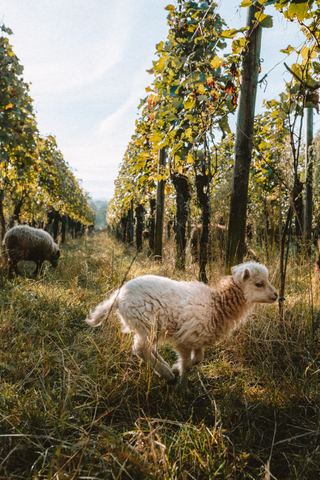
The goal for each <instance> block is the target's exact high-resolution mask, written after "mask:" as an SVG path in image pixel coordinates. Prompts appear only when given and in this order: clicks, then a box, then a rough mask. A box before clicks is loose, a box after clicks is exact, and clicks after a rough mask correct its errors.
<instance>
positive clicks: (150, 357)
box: [132, 335, 175, 382]
mask: <svg viewBox="0 0 320 480" xmlns="http://www.w3.org/2000/svg"><path fill="white" fill-rule="evenodd" d="M132 350H133V352H134V353H135V354H136V355H137V356H138V357H140V358H142V360H144V361H145V362H146V363H147V364H148V365H150V366H151V367H152V368H153V369H154V370H155V372H156V373H157V374H158V375H160V377H163V378H165V379H166V380H167V382H172V381H174V380H175V376H174V374H173V372H172V370H171V368H170V367H169V365H168V364H167V362H165V361H164V360H163V358H162V357H161V356H160V355H159V354H158V353H157V352H156V350H155V347H154V346H151V345H150V342H149V341H148V339H146V338H142V337H140V336H139V335H135V337H134V344H133V347H132Z"/></svg>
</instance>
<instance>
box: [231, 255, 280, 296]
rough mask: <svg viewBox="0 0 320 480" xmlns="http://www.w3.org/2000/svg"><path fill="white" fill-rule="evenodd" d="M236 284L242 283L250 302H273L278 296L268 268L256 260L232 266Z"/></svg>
mask: <svg viewBox="0 0 320 480" xmlns="http://www.w3.org/2000/svg"><path fill="white" fill-rule="evenodd" d="M231 273H232V276H233V280H234V282H235V283H236V284H238V285H241V286H242V288H243V290H244V293H245V297H246V299H247V301H248V302H250V303H273V302H275V301H276V300H277V298H278V293H277V291H276V289H275V288H274V287H273V286H272V285H271V284H270V283H269V280H268V269H267V267H265V266H264V265H261V264H260V263H256V262H247V263H241V264H240V265H236V266H235V267H232V269H231Z"/></svg>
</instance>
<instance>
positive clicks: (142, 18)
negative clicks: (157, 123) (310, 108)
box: [0, 0, 320, 199]
mask: <svg viewBox="0 0 320 480" xmlns="http://www.w3.org/2000/svg"><path fill="white" fill-rule="evenodd" d="M169 3H171V4H175V0H171V1H168V0H117V1H114V0H27V1H26V0H2V2H1V7H2V10H1V16H0V20H1V21H2V22H3V23H4V24H5V25H6V27H10V28H11V29H12V30H13V33H14V35H12V36H11V37H10V42H11V43H12V45H13V48H14V52H15V53H16V55H17V56H18V57H19V59H20V63H21V64H22V65H23V66H24V68H25V70H24V79H25V81H27V82H32V85H31V90H30V91H31V97H32V98H33V99H34V106H35V110H36V112H37V113H36V114H37V120H38V126H39V130H40V132H41V134H43V135H49V134H51V135H55V137H56V139H57V143H58V146H59V148H60V150H61V151H62V153H63V155H64V158H65V160H66V161H67V162H68V163H69V165H70V166H71V168H72V169H73V171H74V172H75V174H76V177H77V178H78V179H82V185H83V187H84V189H85V190H86V191H88V192H89V193H90V195H91V196H92V197H93V198H94V199H98V198H109V199H110V198H112V196H113V190H114V179H115V178H116V176H117V172H118V166H119V163H120V162H121V160H122V158H123V155H124V153H125V150H126V146H127V144H128V142H129V140H130V137H131V135H132V134H133V133H134V128H135V119H136V118H137V117H138V112H139V111H138V109H137V106H138V104H139V102H140V98H144V97H145V96H146V95H147V94H146V92H145V87H147V86H148V85H149V84H150V83H151V82H152V76H151V75H149V74H148V73H147V72H146V70H147V69H150V68H151V67H152V60H155V59H156V57H155V55H154V52H155V44H156V43H159V42H160V41H161V40H165V39H166V37H167V32H168V26H167V23H166V22H167V21H166V16H167V13H168V12H167V11H166V10H164V7H165V6H166V5H167V4H169ZM217 3H218V4H219V12H220V14H221V16H222V17H223V18H224V19H225V21H226V22H227V23H228V25H229V27H230V28H233V27H235V28H237V27H241V26H244V25H245V22H246V9H244V8H241V9H238V5H239V3H241V0H222V1H217ZM265 13H269V14H274V27H273V28H272V29H263V35H262V53H261V57H262V59H263V60H264V61H263V63H262V72H261V77H262V76H263V75H264V74H265V73H267V72H268V71H269V70H270V69H271V68H272V67H274V66H275V64H276V63H277V62H280V65H279V66H277V67H276V68H275V69H274V70H273V71H272V72H271V73H270V74H269V76H268V79H267V80H268V85H267V89H266V91H264V87H263V88H262V89H259V91H258V99H257V107H256V110H257V111H261V108H262V101H263V99H264V98H266V99H271V98H275V97H277V95H278V94H279V93H280V92H281V91H282V88H283V81H284V78H286V79H287V80H288V79H289V76H288V74H286V73H285V68H284V66H283V61H284V60H285V55H283V54H279V53H278V52H279V49H280V48H286V47H287V46H288V45H289V44H291V45H292V46H298V45H299V44H300V43H301V41H302V36H301V34H299V33H298V31H299V28H298V26H297V25H296V24H293V23H288V22H286V21H285V20H284V19H283V18H282V16H281V15H280V14H277V13H275V12H274V8H273V7H268V8H267V9H266V12H265ZM286 61H288V60H286ZM293 61H294V59H292V61H291V63H293ZM288 63H290V59H289V61H288ZM233 123H234V121H231V124H233ZM319 125H320V124H319V119H318V116H317V114H315V130H317V128H319Z"/></svg>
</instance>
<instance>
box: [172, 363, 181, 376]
mask: <svg viewBox="0 0 320 480" xmlns="http://www.w3.org/2000/svg"><path fill="white" fill-rule="evenodd" d="M171 371H172V373H173V375H174V376H175V377H176V378H178V377H179V375H180V370H179V365H173V366H172V368H171Z"/></svg>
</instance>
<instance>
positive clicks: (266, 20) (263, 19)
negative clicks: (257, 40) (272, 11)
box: [254, 12, 273, 28]
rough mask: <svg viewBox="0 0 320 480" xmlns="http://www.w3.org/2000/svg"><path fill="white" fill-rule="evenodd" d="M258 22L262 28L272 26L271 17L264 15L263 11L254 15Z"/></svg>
mask: <svg viewBox="0 0 320 480" xmlns="http://www.w3.org/2000/svg"><path fill="white" fill-rule="evenodd" d="M254 16H255V17H256V19H257V20H258V22H259V25H260V26H261V27H262V28H271V27H272V26H273V19H272V16H271V15H266V14H265V13H261V12H257V13H255V15H254Z"/></svg>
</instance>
